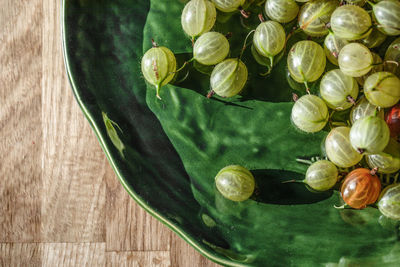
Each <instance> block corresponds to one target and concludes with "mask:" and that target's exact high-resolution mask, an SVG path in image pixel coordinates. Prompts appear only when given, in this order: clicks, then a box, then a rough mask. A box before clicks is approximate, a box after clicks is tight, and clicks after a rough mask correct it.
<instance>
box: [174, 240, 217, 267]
mask: <svg viewBox="0 0 400 267" xmlns="http://www.w3.org/2000/svg"><path fill="white" fill-rule="evenodd" d="M170 251H171V266H179V267H185V266H196V267H218V266H220V265H218V264H216V263H214V262H212V261H210V260H209V259H207V258H206V257H204V256H202V255H201V254H200V253H199V252H197V251H196V250H195V249H194V248H193V247H191V246H190V245H189V244H188V243H186V242H185V241H184V240H183V239H182V238H180V237H179V236H177V235H175V234H174V235H172V237H171V249H170Z"/></svg>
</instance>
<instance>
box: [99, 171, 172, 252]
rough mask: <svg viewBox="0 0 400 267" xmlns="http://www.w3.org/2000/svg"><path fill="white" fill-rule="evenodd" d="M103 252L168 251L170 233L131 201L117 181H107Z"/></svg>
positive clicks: (111, 177) (109, 177)
mask: <svg viewBox="0 0 400 267" xmlns="http://www.w3.org/2000/svg"><path fill="white" fill-rule="evenodd" d="M106 216H107V219H106V220H107V222H106V224H107V238H106V240H107V241H106V243H107V251H126V250H135V251H139V250H169V244H170V236H171V233H170V230H169V229H168V228H167V227H166V226H164V225H163V224H162V223H160V222H159V221H158V220H156V219H155V218H153V217H152V216H151V215H149V214H148V213H147V212H145V211H144V210H143V209H142V208H141V207H140V206H139V205H137V204H136V203H135V201H133V199H132V198H131V197H130V196H129V194H128V193H127V192H126V191H125V189H124V188H123V187H122V185H121V184H120V183H119V181H118V179H117V178H116V177H113V176H108V177H107V211H106Z"/></svg>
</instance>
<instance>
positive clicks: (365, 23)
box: [330, 5, 372, 41]
mask: <svg viewBox="0 0 400 267" xmlns="http://www.w3.org/2000/svg"><path fill="white" fill-rule="evenodd" d="M330 23H331V28H332V31H333V32H334V33H335V34H336V35H337V36H338V37H340V38H343V39H346V40H349V41H354V40H358V39H362V38H364V37H366V36H367V35H368V34H369V32H370V31H371V30H372V21H371V17H370V15H369V14H368V13H367V11H365V10H364V9H362V8H361V7H359V6H354V5H343V6H340V7H338V8H337V9H336V10H335V11H334V12H333V13H332V16H331V22H330Z"/></svg>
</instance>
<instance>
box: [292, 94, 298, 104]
mask: <svg viewBox="0 0 400 267" xmlns="http://www.w3.org/2000/svg"><path fill="white" fill-rule="evenodd" d="M292 99H293V101H294V102H297V100H299V96H298V95H297V94H295V93H292Z"/></svg>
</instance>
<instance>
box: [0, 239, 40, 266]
mask: <svg viewBox="0 0 400 267" xmlns="http://www.w3.org/2000/svg"><path fill="white" fill-rule="evenodd" d="M41 265H42V264H41V256H40V243H0V266H7V267H19V266H30V267H39V266H41Z"/></svg>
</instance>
